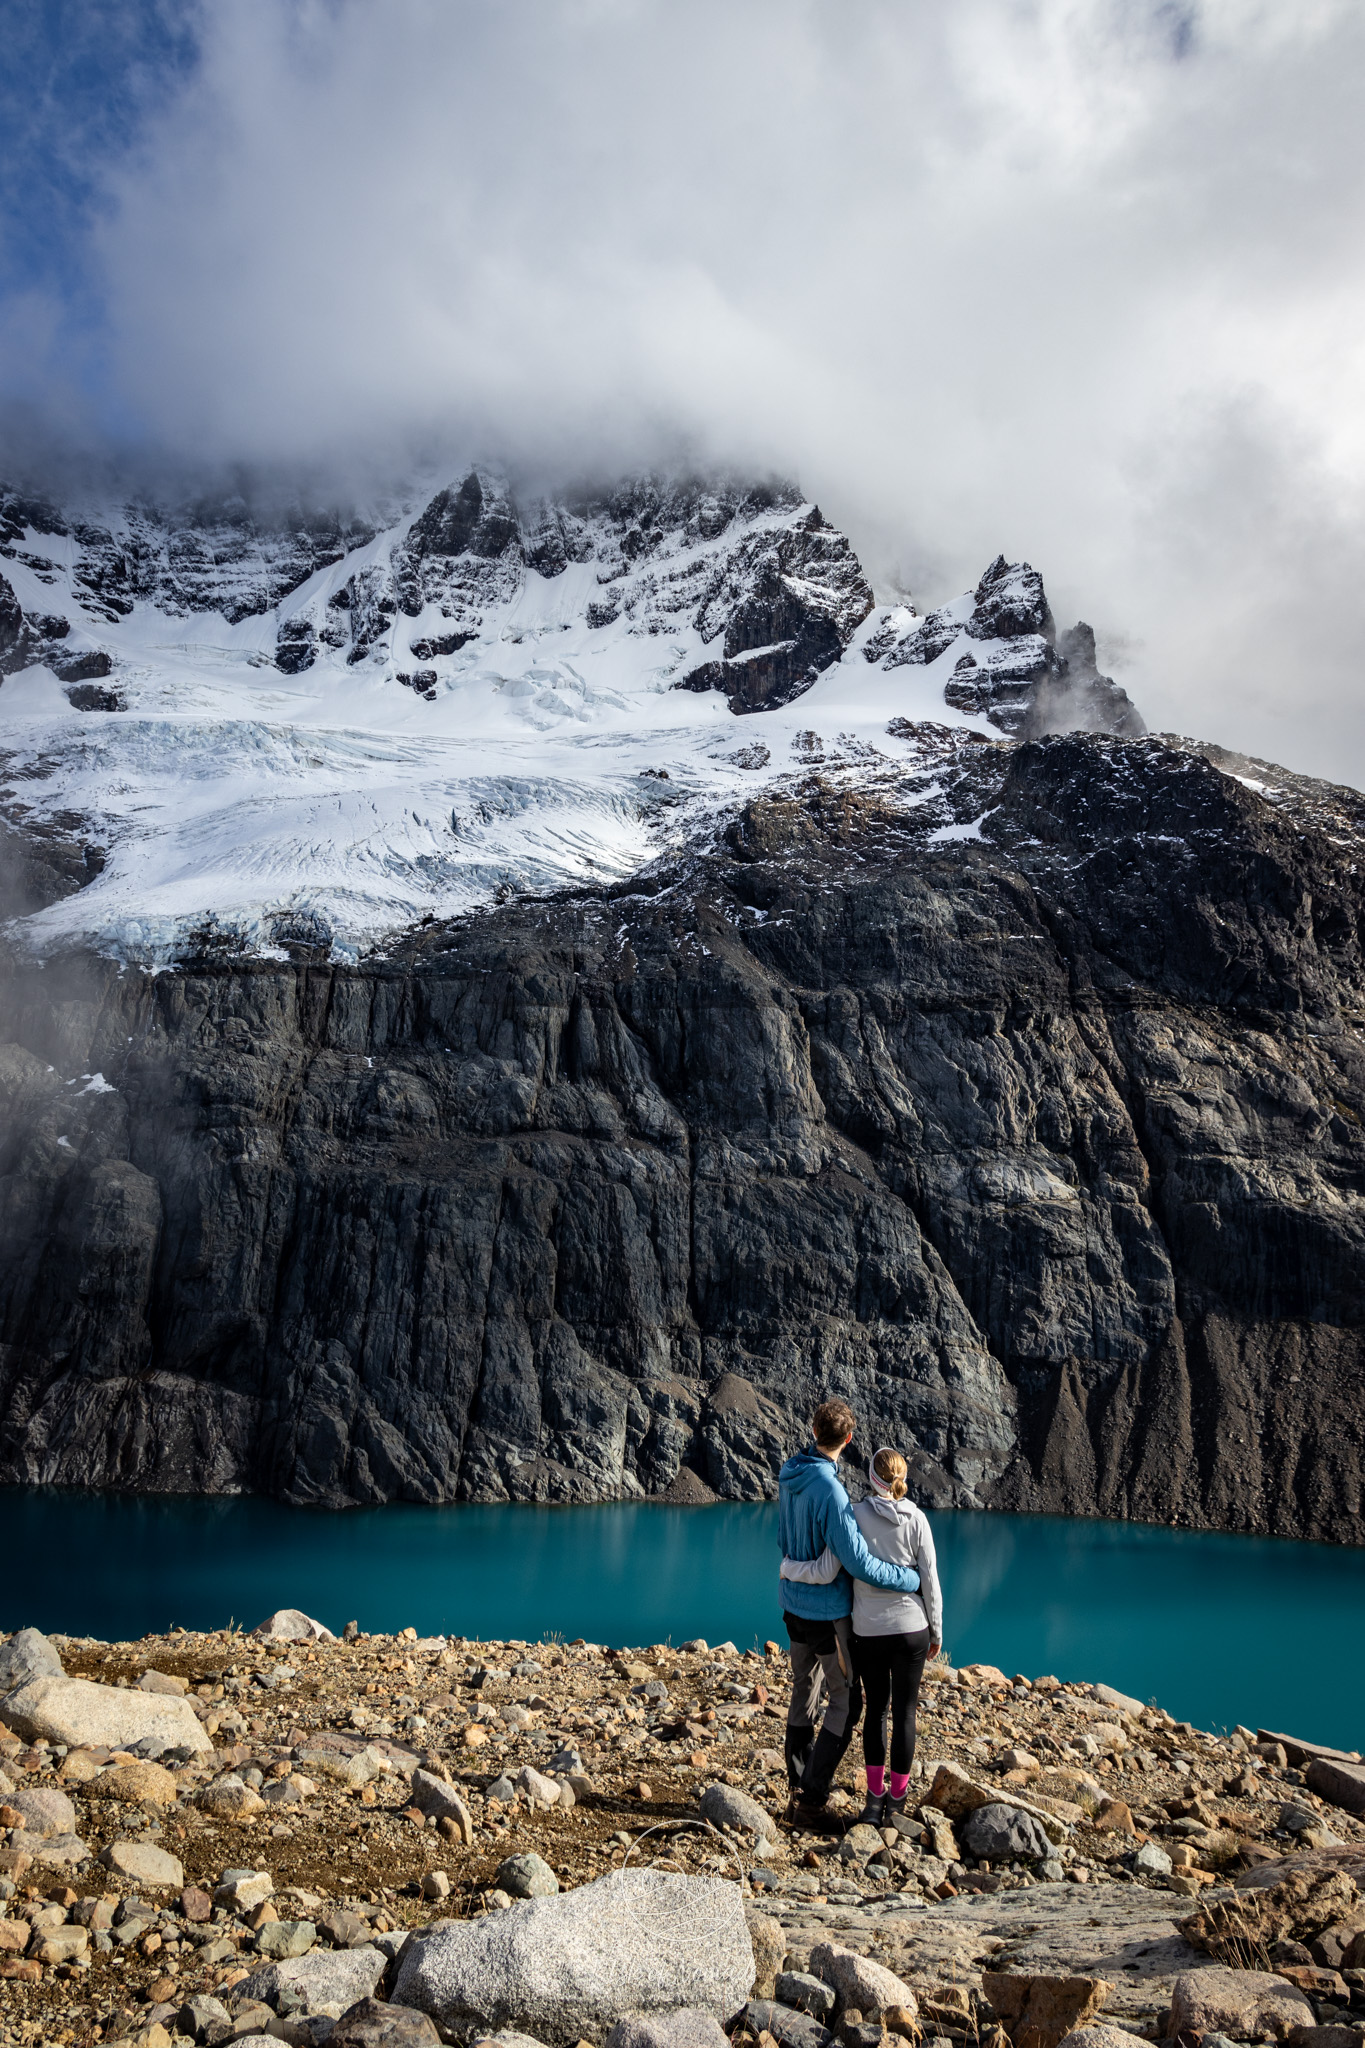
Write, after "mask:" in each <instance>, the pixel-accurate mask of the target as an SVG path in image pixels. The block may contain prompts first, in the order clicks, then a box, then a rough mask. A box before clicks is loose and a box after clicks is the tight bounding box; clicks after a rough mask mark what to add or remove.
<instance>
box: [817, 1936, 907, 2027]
mask: <svg viewBox="0 0 1365 2048" xmlns="http://www.w3.org/2000/svg"><path fill="white" fill-rule="evenodd" d="M810 1966H811V1970H812V1971H813V1973H814V1974H815V1975H816V1976H817V1977H821V1978H823V1979H824V1981H825V1983H826V1984H829V1985H831V1986H832V1987H833V1989H834V1991H835V1993H836V1995H837V1996H838V2000H839V2003H840V2005H841V2006H843V2007H844V2008H845V2009H847V2008H848V2007H849V2006H853V2007H854V2008H855V2009H856V2010H857V2011H858V2012H860V2013H863V2014H867V2013H874V2012H885V2011H886V2009H887V2008H888V2007H889V2006H893V2005H899V2006H901V2007H902V2008H903V2009H904V2010H905V2011H906V2012H908V2013H909V2014H910V2015H911V2016H912V2018H913V2016H914V2015H915V2014H916V2013H917V2012H918V2011H919V2006H918V2004H917V2002H916V1999H915V1994H914V1992H913V1991H912V1990H911V1989H910V1986H909V1985H908V1984H907V1983H906V1982H905V1980H904V1978H902V1977H898V1976H897V1975H896V1973H895V1971H894V1970H888V1969H887V1967H886V1965H885V1964H884V1963H877V1962H873V1960H872V1959H871V1957H870V1956H860V1955H858V1954H857V1953H856V1951H855V1950H853V1949H851V1948H843V1947H841V1946H840V1944H839V1943H838V1942H834V1941H822V1942H818V1943H817V1944H816V1946H815V1947H814V1948H813V1949H812V1950H811V1952H810Z"/></svg>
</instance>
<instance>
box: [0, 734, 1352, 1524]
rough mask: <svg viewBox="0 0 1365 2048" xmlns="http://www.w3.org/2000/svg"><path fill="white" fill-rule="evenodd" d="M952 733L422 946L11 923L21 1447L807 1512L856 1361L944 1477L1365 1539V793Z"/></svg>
mask: <svg viewBox="0 0 1365 2048" xmlns="http://www.w3.org/2000/svg"><path fill="white" fill-rule="evenodd" d="M917 731H918V734H919V737H920V739H921V742H922V746H923V753H924V767H923V775H922V776H921V778H920V780H919V783H918V784H914V779H913V778H911V782H910V783H909V784H908V783H907V781H906V778H905V776H904V773H903V771H900V772H898V778H897V779H896V780H895V781H894V782H892V781H891V780H889V779H888V780H887V781H886V782H885V783H884V784H883V783H882V782H880V781H879V779H878V773H877V771H876V767H875V764H872V765H870V766H869V767H868V769H867V771H866V773H863V774H858V775H850V774H848V773H846V772H841V771H840V769H839V764H837V763H834V762H829V761H825V762H818V761H817V762H815V763H813V764H812V767H811V773H810V775H809V777H808V778H807V779H805V780H800V779H798V780H796V781H794V782H793V783H792V785H791V787H790V788H789V789H788V790H786V791H779V792H777V793H775V794H768V795H765V796H763V797H762V798H760V799H758V800H757V801H755V802H754V803H753V804H751V805H750V806H749V807H748V808H747V809H746V810H744V811H743V812H742V814H739V815H736V816H735V817H734V818H733V819H732V820H731V821H730V822H729V824H728V825H725V826H723V827H722V828H720V829H718V830H716V831H715V832H714V833H713V834H712V836H711V837H710V838H709V839H708V841H707V843H705V844H694V845H693V846H692V847H690V848H689V849H688V850H687V852H686V853H685V855H683V856H682V857H680V858H679V859H678V860H677V861H675V862H674V863H673V864H672V865H671V866H669V867H667V868H666V869H661V870H658V871H656V872H655V873H654V874H653V875H652V876H651V877H650V878H649V879H648V880H645V881H640V880H636V881H634V882H632V883H631V884H630V885H628V886H623V887H620V888H615V889H604V890H603V891H601V892H599V893H593V894H581V895H576V896H558V897H555V898H553V899H548V900H545V901H541V902H534V901H533V902H519V903H515V904H509V905H508V906H506V907H504V908H503V909H500V910H497V911H494V912H490V913H488V914H487V915H485V916H482V917H479V918H475V919H472V920H469V921H466V922H464V923H462V924H461V925H459V926H458V927H439V926H435V925H432V926H428V927H427V928H426V929H424V930H423V931H422V932H420V933H419V934H417V935H415V936H413V937H412V938H411V939H410V940H409V941H408V942H406V943H405V944H403V945H402V946H399V947H397V948H395V950H394V951H393V952H392V953H391V954H390V955H389V956H388V957H386V958H383V959H379V960H374V961H371V962H369V963H367V964H362V965H359V966H352V967H347V966H339V965H336V964H329V963H327V962H326V961H323V960H321V959H310V958H309V957H307V953H306V948H303V947H299V948H297V949H296V952H297V955H298V957H295V958H289V959H285V958H281V959H278V960H274V961H264V962H262V961H254V962H253V961H243V960H241V959H237V958H231V957H228V958H218V957H215V956H214V953H213V951H212V940H211V936H209V937H206V939H205V942H204V945H203V948H202V950H200V951H199V952H197V953H190V954H189V955H187V956H186V957H185V958H184V959H183V960H182V962H181V964H180V965H179V967H178V968H177V969H176V970H174V971H171V972H167V973H162V974H158V975H143V974H140V973H138V972H135V971H132V970H125V971H122V972H120V971H118V970H117V969H115V968H114V967H112V966H110V965H109V964H107V963H103V962H99V961H95V960H93V959H90V958H88V957H82V958H73V957H67V958H64V959H60V960H54V961H52V962H49V964H48V965H47V966H46V967H43V968H39V967H36V966H34V965H33V964H31V963H29V964H25V963H24V962H22V961H19V960H14V961H11V962H10V963H9V965H8V967H7V970H6V978H5V982H4V986H3V994H2V995H0V1004H2V1006H3V1014H2V1015H0V1024H2V1025H3V1030H0V1037H3V1038H5V1039H7V1040H10V1041H11V1043H10V1044H9V1045H8V1047H7V1049H5V1050H4V1051H3V1053H0V1090H3V1100H4V1104H5V1108H4V1117H3V1126H2V1127H0V1128H2V1131H3V1136H2V1137H0V1202H2V1203H3V1210H2V1211H0V1213H2V1214H3V1228H0V1334H2V1335H3V1345H2V1346H0V1415H2V1416H3V1422H2V1424H0V1479H3V1480H6V1481H47V1482H55V1483H58V1484H64V1485H81V1486H119V1487H135V1488H147V1489H159V1490H183V1491H210V1492H212V1491H220V1492H222V1491H236V1490H242V1489H253V1490H259V1491H262V1492H266V1493H271V1494H274V1495H276V1496H278V1497H280V1498H282V1499H286V1500H291V1501H298V1502H314V1503H319V1504H324V1505H332V1506H342V1505H345V1504H347V1503H352V1502H363V1501H375V1500H384V1499H393V1498H401V1499H408V1500H423V1501H444V1500H455V1499H481V1500H502V1499H517V1500H531V1499H534V1500H551V1501H585V1500H596V1499H602V1498H610V1497H613V1496H617V1495H624V1496H631V1497H638V1496H640V1495H651V1496H659V1497H666V1498H669V1499H673V1500H683V1501H687V1500H705V1499H708V1498H710V1497H711V1496H712V1495H720V1496H722V1497H726V1498H754V1497H761V1496H764V1495H767V1494H771V1493H772V1491H773V1490H774V1475H775V1472H776V1468H777V1465H778V1463H779V1462H780V1460H781V1458H782V1456H783V1455H784V1453H785V1452H786V1451H787V1450H788V1449H790V1448H791V1447H792V1446H793V1445H794V1444H795V1443H796V1442H797V1440H798V1438H799V1436H800V1435H801V1431H802V1420H803V1418H804V1416H805V1415H806V1414H807V1413H808V1411H809V1408H810V1406H811V1404H812V1403H813V1402H814V1400H815V1399H816V1398H817V1396H819V1395H822V1394H826V1393H830V1392H839V1393H842V1394H845V1395H847V1396H848V1397H849V1398H850V1399H851V1400H852V1401H853V1402H854V1404H855V1406H856V1407H857V1409H858V1410H859V1413H860V1414H861V1415H862V1416H863V1417H864V1418H865V1427H866V1432H867V1434H868V1435H869V1437H871V1438H872V1439H874V1440H882V1439H887V1440H890V1441H892V1442H895V1443H900V1444H903V1445H905V1447H906V1449H907V1451H909V1452H911V1453H912V1454H913V1469H914V1476H915V1482H916V1484H917V1486H918V1488H919V1490H920V1492H921V1495H922V1497H923V1498H924V1499H925V1501H926V1502H927V1503H928V1504H930V1505H947V1504H958V1505H991V1506H1000V1507H1007V1508H1028V1509H1043V1510H1050V1511H1059V1512H1066V1513H1081V1514H1105V1515H1125V1516H1136V1517H1140V1518H1148V1519H1155V1520H1161V1521H1179V1522H1182V1523H1186V1524H1189V1525H1192V1526H1218V1527H1225V1528H1229V1529H1238V1530H1268V1531H1273V1532H1275V1533H1279V1534H1284V1535H1308V1536H1315V1537H1324V1538H1328V1539H1332V1540H1336V1541H1340V1542H1362V1541H1365V1516H1363V1515H1362V1506H1361V1484H1362V1465H1363V1464H1365V1446H1363V1445H1362V1436H1361V1425H1360V1417H1361V1415H1362V1413H1365V1401H1363V1400H1362V1396H1363V1395H1365V1343H1363V1342H1362V1317H1363V1315H1365V1203H1363V1202H1362V1193H1363V1191H1365V1123H1362V1118H1363V1117H1365V1047H1363V1045H1362V1038H1361V1030H1360V1027H1361V1022H1362V1019H1365V977H1363V975H1362V957H1361V919H1362V908H1363V894H1365V882H1363V881H1362V871H1361V858H1362V849H1363V848H1365V831H1362V821H1363V820H1365V802H1363V801H1362V800H1361V799H1359V798H1356V797H1354V796H1352V795H1351V793H1349V792H1344V791H1338V790H1332V789H1330V788H1327V787H1326V786H1325V785H1321V784H1313V783H1307V782H1303V781H1301V780H1298V779H1295V778H1293V777H1289V776H1286V775H1283V774H1280V773H1279V771H1274V786H1273V787H1267V786H1266V780H1265V778H1266V776H1267V775H1269V774H1270V771H1263V770H1260V769H1256V768H1254V767H1253V765H1252V764H1248V763H1244V762H1243V763H1238V762H1234V761H1232V760H1230V758H1229V757H1226V756H1222V755H1218V754H1217V752H1216V750H1212V749H1209V750H1203V751H1201V750H1198V749H1195V748H1193V747H1191V746H1189V745H1187V744H1185V743H1172V744H1166V743H1163V742H1160V741H1157V740H1135V741H1123V740H1118V739H1110V738H1099V737H1095V736H1082V735H1071V736H1068V737H1065V738H1056V739H1049V740H1043V741H1039V742H1033V743H1025V744H1010V743H1005V742H1002V743H998V744H993V743H991V742H989V741H986V742H983V741H980V740H979V739H978V738H977V737H976V736H975V735H970V734H969V735H964V734H962V733H960V732H959V733H948V732H946V731H943V730H942V729H939V730H938V731H937V732H936V731H935V729H934V728H929V727H921V728H918V729H917ZM848 765H849V764H844V767H845V769H847V767H848ZM1233 769H1236V770H1237V771H1238V772H1237V773H1233V772H1231V771H1232V770H1233ZM912 785H913V793H914V801H915V806H916V807H915V808H913V809H907V808H906V802H905V798H906V791H907V789H908V788H911V786H912ZM931 786H932V788H933V789H934V790H936V791H937V795H936V796H935V798H934V800H933V801H926V791H927V790H929V789H930V787H931ZM28 857H29V858H31V859H33V860H36V861H39V862H41V861H44V860H55V861H58V862H60V860H61V859H62V857H63V850H62V848H61V846H60V844H58V843H57V842H55V841H52V842H51V843H48V842H45V843H44V844H43V845H41V846H35V848H33V849H31V850H30V853H29V856H28Z"/></svg>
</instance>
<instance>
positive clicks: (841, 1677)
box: [787, 1614, 861, 1735]
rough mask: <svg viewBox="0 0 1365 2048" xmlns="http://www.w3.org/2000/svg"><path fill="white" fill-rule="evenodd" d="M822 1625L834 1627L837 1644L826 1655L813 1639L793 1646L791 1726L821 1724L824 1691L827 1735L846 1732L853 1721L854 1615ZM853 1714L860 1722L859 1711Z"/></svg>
mask: <svg viewBox="0 0 1365 2048" xmlns="http://www.w3.org/2000/svg"><path fill="white" fill-rule="evenodd" d="M822 1626H823V1627H825V1628H829V1629H832V1630H833V1631H834V1648H833V1649H831V1650H830V1651H828V1652H827V1653H826V1654H825V1655H823V1656H822V1655H821V1654H820V1652H819V1651H818V1650H817V1649H815V1648H813V1647H812V1645H811V1644H810V1643H795V1642H794V1643H793V1644H792V1646H791V1659H792V1699H791V1705H790V1707H788V1709H787V1726H788V1727H789V1728H814V1727H816V1726H817V1724H820V1721H821V1716H820V1705H821V1696H822V1695H823V1696H824V1700H825V1710H824V1720H823V1724H822V1725H823V1729H824V1732H825V1734H826V1735H843V1734H844V1733H845V1732H846V1731H847V1729H848V1725H849V1708H850V1705H851V1703H852V1698H853V1689H854V1685H855V1680H854V1677H853V1618H852V1616H851V1615H848V1614H842V1615H840V1616H839V1619H838V1620H837V1621H830V1622H826V1623H824V1624H822ZM841 1658H842V1660H843V1661H842V1665H841V1663H840V1659H841ZM859 1704H860V1705H861V1693H860V1695H859ZM853 1718H854V1721H855V1723H856V1720H857V1715H856V1713H855V1714H854V1717H853Z"/></svg>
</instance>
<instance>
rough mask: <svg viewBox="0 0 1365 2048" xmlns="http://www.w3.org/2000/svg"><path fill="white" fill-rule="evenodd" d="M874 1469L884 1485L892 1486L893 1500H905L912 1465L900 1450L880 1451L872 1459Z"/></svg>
mask: <svg viewBox="0 0 1365 2048" xmlns="http://www.w3.org/2000/svg"><path fill="white" fill-rule="evenodd" d="M872 1469H873V1471H874V1472H875V1473H876V1475H877V1477H878V1478H879V1479H880V1480H881V1482H882V1484H883V1485H884V1486H889V1487H890V1488H891V1498H892V1500H904V1499H905V1495H906V1490H907V1489H906V1484H905V1482H906V1477H907V1475H908V1473H909V1470H910V1467H909V1466H908V1465H907V1464H906V1462H905V1460H904V1458H903V1457H902V1456H901V1454H900V1452H899V1451H878V1453H877V1455H876V1457H875V1458H874V1459H873V1460H872Z"/></svg>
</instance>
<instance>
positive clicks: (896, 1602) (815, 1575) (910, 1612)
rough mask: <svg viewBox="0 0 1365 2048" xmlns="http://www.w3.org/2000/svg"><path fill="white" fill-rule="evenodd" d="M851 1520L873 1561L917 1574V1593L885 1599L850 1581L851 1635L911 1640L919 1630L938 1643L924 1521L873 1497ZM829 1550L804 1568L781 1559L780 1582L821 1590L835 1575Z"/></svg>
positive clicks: (929, 1534) (939, 1621)
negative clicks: (902, 1566) (906, 1567)
mask: <svg viewBox="0 0 1365 2048" xmlns="http://www.w3.org/2000/svg"><path fill="white" fill-rule="evenodd" d="M853 1519H854V1521H855V1522H856V1523H857V1524H858V1527H859V1529H860V1530H861V1531H862V1538H863V1541H864V1543H865V1544H866V1545H867V1547H868V1549H869V1550H870V1551H871V1552H872V1554H873V1556H874V1557H880V1558H883V1559H884V1560H885V1562H886V1563H887V1564H908V1565H911V1566H913V1567H914V1569H915V1570H916V1571H917V1572H918V1573H919V1581H920V1589H919V1592H918V1593H884V1592H882V1590H881V1589H880V1587H877V1586H869V1585H868V1584H867V1581H866V1580H865V1579H855V1580H854V1581H853V1633H854V1635H855V1636H912V1635H918V1634H919V1631H920V1630H921V1629H922V1628H927V1629H928V1631H929V1640H930V1641H931V1642H934V1643H941V1642H942V1641H943V1593H942V1589H941V1588H940V1586H939V1582H938V1559H937V1558H936V1556H935V1555H934V1537H933V1531H932V1530H931V1529H930V1527H929V1518H928V1516H927V1515H926V1514H925V1513H924V1512H923V1510H922V1509H921V1508H917V1507H916V1506H915V1504H914V1502H913V1501H912V1500H886V1499H883V1498H882V1497H881V1496H880V1495H878V1494H872V1495H871V1496H869V1498H868V1499H867V1500H860V1501H857V1502H855V1504H854V1507H853ZM839 1568H840V1567H839V1560H838V1558H837V1557H836V1556H835V1555H834V1552H833V1551H832V1550H826V1551H825V1553H824V1555H823V1556H822V1557H817V1558H815V1559H814V1560H813V1561H812V1562H811V1563H809V1564H798V1563H796V1562H795V1561H794V1560H793V1559H792V1558H789V1557H787V1558H783V1560H782V1577H783V1578H784V1579H798V1580H801V1581H803V1582H804V1583H806V1584H807V1585H822V1584H824V1583H825V1582H826V1581H828V1580H830V1579H832V1578H833V1577H834V1576H835V1574H836V1573H837V1572H838V1570H839Z"/></svg>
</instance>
